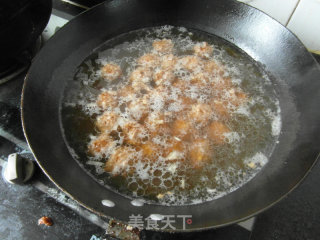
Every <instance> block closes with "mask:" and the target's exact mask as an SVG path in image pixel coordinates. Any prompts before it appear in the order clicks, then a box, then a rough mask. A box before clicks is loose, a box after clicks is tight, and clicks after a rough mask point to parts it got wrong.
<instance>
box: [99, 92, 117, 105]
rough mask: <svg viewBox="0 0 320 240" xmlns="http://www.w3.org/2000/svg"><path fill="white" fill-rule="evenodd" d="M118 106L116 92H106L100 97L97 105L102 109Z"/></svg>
mask: <svg viewBox="0 0 320 240" xmlns="http://www.w3.org/2000/svg"><path fill="white" fill-rule="evenodd" d="M117 104H118V99H117V93H116V92H115V91H105V92H103V93H101V94H100V95H99V96H98V100H97V105H98V106H99V107H101V108H102V109H107V108H108V107H114V106H116V105H117Z"/></svg>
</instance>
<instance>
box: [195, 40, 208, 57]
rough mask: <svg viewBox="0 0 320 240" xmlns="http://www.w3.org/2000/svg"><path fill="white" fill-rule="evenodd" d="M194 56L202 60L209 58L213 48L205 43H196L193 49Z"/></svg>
mask: <svg viewBox="0 0 320 240" xmlns="http://www.w3.org/2000/svg"><path fill="white" fill-rule="evenodd" d="M193 50H194V53H195V55H197V56H199V57H202V58H209V57H211V56H212V52H213V48H212V46H210V45H209V44H208V43H207V42H201V43H197V44H196V45H195V46H194V48H193Z"/></svg>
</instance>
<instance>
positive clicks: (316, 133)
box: [22, 0, 320, 230]
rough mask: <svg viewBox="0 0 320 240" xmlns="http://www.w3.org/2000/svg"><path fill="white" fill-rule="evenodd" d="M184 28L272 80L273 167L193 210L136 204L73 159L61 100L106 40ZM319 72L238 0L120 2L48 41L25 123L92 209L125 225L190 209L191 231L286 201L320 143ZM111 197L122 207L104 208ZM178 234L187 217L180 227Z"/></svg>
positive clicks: (46, 167)
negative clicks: (277, 128)
mask: <svg viewBox="0 0 320 240" xmlns="http://www.w3.org/2000/svg"><path fill="white" fill-rule="evenodd" d="M166 24H169V25H174V26H184V27H186V28H190V29H197V30H201V31H204V32H207V33H210V34H213V35H216V36H218V37H221V38H223V39H225V40H227V41H229V42H231V43H232V44H234V45H236V46H237V47H239V48H240V49H242V50H243V51H244V52H246V53H247V54H248V55H249V56H251V57H252V58H253V59H254V60H256V61H257V62H259V63H260V64H262V66H264V68H265V70H266V71H268V72H269V73H270V75H272V76H273V77H274V80H273V84H274V87H275V89H276V91H277V93H278V95H279V100H280V107H281V117H282V130H281V134H280V137H279V143H278V144H277V145H276V147H275V149H274V151H273V153H272V156H271V157H270V159H269V162H268V164H267V165H266V166H265V167H264V168H263V169H262V170H261V171H260V172H259V173H258V174H257V175H256V176H255V177H254V178H253V179H252V180H251V181H249V182H248V183H246V184H245V185H244V186H242V187H241V188H239V189H237V190H236V191H234V192H232V193H230V194H227V195H225V196H224V197H221V198H219V199H216V200H213V201H211V202H206V203H202V204H197V205H189V206H160V205H153V204H145V205H144V206H142V207H135V206H133V205H132V204H131V203H130V201H131V199H129V198H127V197H124V196H122V195H119V194H117V193H115V192H113V191H111V190H109V189H107V188H106V187H104V186H102V185H100V184H99V183H98V182H97V181H95V180H94V179H93V178H92V177H90V176H89V175H88V174H87V173H86V172H85V171H84V170H83V169H82V168H81V167H80V166H79V164H78V163H77V162H76V161H75V160H74V159H73V158H72V156H71V154H70V153H69V151H68V149H67V146H66V143H65V142H64V138H63V134H62V130H61V129H62V128H61V115H60V110H61V101H62V98H63V92H64V88H65V86H66V84H67V83H68V81H71V80H72V79H73V76H74V74H75V71H76V68H77V66H78V65H80V63H81V62H82V61H83V60H84V59H85V58H86V57H87V56H89V55H90V53H92V51H93V50H94V49H95V48H97V47H98V46H99V45H101V44H102V43H103V42H105V41H106V40H108V39H110V38H112V37H115V36H117V35H119V34H122V33H126V32H128V31H132V30H135V29H140V28H144V27H152V26H160V25H166ZM319 77H320V69H319V66H318V65H317V63H316V62H315V60H314V59H313V57H312V56H311V55H310V54H309V53H308V52H307V50H306V48H305V47H304V46H303V45H302V43H301V42H300V41H299V40H298V39H297V38H296V37H295V36H294V35H293V34H292V33H291V32H290V31H289V30H287V29H286V28H285V27H283V26H282V25H280V24H279V23H278V22H276V21H275V20H274V19H272V18H270V17H268V16H266V15H265V14H263V13H262V12H260V11H258V10H256V9H254V8H251V7H249V6H247V5H245V4H242V3H239V2H236V1H232V0H228V1H227V0H220V1H218V0H216V1H212V0H203V1H192V0H177V1H167V0H154V1H149V0H132V1H124V0H115V1H108V2H106V3H103V4H101V5H99V6H97V7H95V8H93V9H91V10H89V11H87V12H85V13H84V14H81V15H80V16H78V17H76V18H75V19H73V20H71V21H70V22H69V23H68V24H67V25H66V26H65V27H63V28H62V29H61V30H59V31H58V32H57V33H56V34H55V35H54V36H53V38H52V39H51V40H50V41H49V42H48V43H47V44H46V45H45V47H44V48H43V49H42V51H41V52H40V53H39V54H38V56H37V57H36V59H35V60H34V62H33V64H32V67H31V69H30V71H29V74H28V76H27V78H26V80H25V85H24V89H23V100H22V120H23V127H24V132H25V136H26V138H27V140H28V143H29V145H30V148H31V149H32V151H33V153H34V155H35V157H36V159H37V161H38V163H39V165H40V166H41V168H42V170H43V171H44V172H45V173H46V174H47V175H48V177H49V178H50V179H51V180H52V181H53V182H54V183H55V184H56V185H57V186H58V187H59V188H61V189H62V190H63V191H64V192H66V193H68V194H69V195H70V196H71V197H72V198H74V199H75V200H77V201H78V202H79V203H80V204H81V205H83V206H85V207H86V208H88V209H91V210H92V211H93V212H95V213H97V214H99V215H103V216H107V217H112V218H115V219H117V220H120V221H123V222H127V221H128V220H129V215H132V214H134V215H138V214H141V215H142V216H144V217H147V216H149V215H150V214H162V215H170V214H171V215H192V221H193V223H192V224H191V225H188V226H187V229H188V230H200V229H205V228H210V227H219V226H224V225H227V224H231V223H234V222H237V221H241V220H244V219H246V218H248V217H250V216H252V215H254V214H257V213H259V212H261V211H263V210H264V209H266V208H268V207H270V206H271V205H272V204H274V203H275V202H277V201H279V200H280V199H281V198H283V197H284V196H285V195H286V194H287V193H289V192H290V191H291V190H292V189H293V188H294V187H295V186H297V184H298V183H299V182H300V181H301V180H302V179H303V178H304V176H305V175H306V174H307V173H308V171H310V168H311V167H312V166H313V164H314V162H315V160H316V158H317V156H318V153H319V149H320V145H319V142H320V124H319V121H320V111H319V107H318V105H319V103H320V81H319ZM104 199H108V200H111V201H113V202H114V203H115V207H110V208H109V207H106V206H103V205H102V204H101V200H104ZM176 224H177V225H176V227H177V230H181V229H182V227H183V226H182V222H180V223H178V222H177V223H176Z"/></svg>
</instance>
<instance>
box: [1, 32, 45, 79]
mask: <svg viewBox="0 0 320 240" xmlns="http://www.w3.org/2000/svg"><path fill="white" fill-rule="evenodd" d="M41 46H42V36H40V37H39V38H38V39H37V41H36V42H35V43H34V44H32V45H31V47H29V48H28V49H27V50H25V51H24V52H22V53H21V54H20V56H18V57H17V58H15V59H14V60H13V61H12V62H10V64H8V65H7V66H5V67H1V69H0V84H3V83H5V82H7V81H9V80H11V79H14V78H15V77H17V76H18V75H20V74H21V73H23V72H25V71H26V70H27V69H28V68H29V66H30V64H31V60H32V58H33V57H34V56H35V55H36V53H37V52H38V51H39V50H40V48H41Z"/></svg>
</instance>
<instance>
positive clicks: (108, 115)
mask: <svg viewBox="0 0 320 240" xmlns="http://www.w3.org/2000/svg"><path fill="white" fill-rule="evenodd" d="M118 119H119V115H118V114H116V113H115V112H109V111H106V112H104V113H103V114H102V115H100V116H99V117H97V121H96V126H97V128H98V129H99V130H100V131H101V132H105V131H111V130H112V129H114V128H115V127H116V124H117V122H118Z"/></svg>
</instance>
